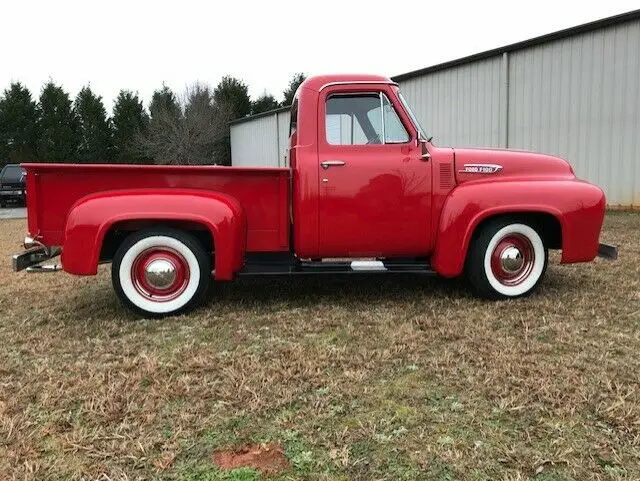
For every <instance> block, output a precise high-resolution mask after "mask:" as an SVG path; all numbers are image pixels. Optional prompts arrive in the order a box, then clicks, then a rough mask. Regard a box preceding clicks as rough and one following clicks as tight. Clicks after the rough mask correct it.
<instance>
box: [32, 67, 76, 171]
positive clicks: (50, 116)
mask: <svg viewBox="0 0 640 481" xmlns="http://www.w3.org/2000/svg"><path fill="white" fill-rule="evenodd" d="M71 106H72V103H71V99H70V98H69V94H68V93H67V92H65V91H64V90H63V89H62V87H59V86H57V85H55V84H54V83H53V81H51V80H50V81H49V82H47V83H46V84H45V86H44V87H43V88H42V92H41V93H40V101H39V102H38V110H39V114H40V116H39V118H38V158H39V160H41V161H43V162H75V161H76V160H77V157H78V144H79V143H80V141H79V132H78V118H77V117H76V115H75V113H74V111H73V109H72V108H71Z"/></svg>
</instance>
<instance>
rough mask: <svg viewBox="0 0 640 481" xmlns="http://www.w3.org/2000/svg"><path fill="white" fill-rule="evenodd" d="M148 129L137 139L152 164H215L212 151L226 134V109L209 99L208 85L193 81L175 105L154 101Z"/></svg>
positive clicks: (227, 113)
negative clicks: (151, 160)
mask: <svg viewBox="0 0 640 481" xmlns="http://www.w3.org/2000/svg"><path fill="white" fill-rule="evenodd" d="M151 110H152V117H151V120H150V123H149V130H148V133H147V135H145V136H144V137H143V138H142V139H141V140H140V147H141V149H142V150H143V152H144V153H145V154H146V155H148V156H149V157H151V158H152V159H153V160H154V162H155V163H156V164H182V165H204V164H215V163H216V151H217V149H218V148H219V145H220V142H221V141H222V140H223V139H224V138H225V136H227V135H228V131H229V125H228V124H229V121H230V120H231V119H230V117H231V116H230V112H229V111H228V109H227V108H226V107H225V106H224V105H218V104H216V103H215V102H214V101H213V93H212V91H211V89H210V87H209V86H207V85H203V84H199V83H196V84H194V85H192V86H190V87H187V89H185V92H184V93H183V95H182V96H181V97H180V98H179V108H176V106H175V104H173V105H172V104H171V103H168V102H157V104H156V105H155V106H154V108H153V109H151Z"/></svg>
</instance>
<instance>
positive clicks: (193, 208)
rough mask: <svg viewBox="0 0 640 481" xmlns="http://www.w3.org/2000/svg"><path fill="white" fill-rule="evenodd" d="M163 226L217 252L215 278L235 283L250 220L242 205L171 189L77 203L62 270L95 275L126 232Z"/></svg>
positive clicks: (67, 232)
mask: <svg viewBox="0 0 640 481" xmlns="http://www.w3.org/2000/svg"><path fill="white" fill-rule="evenodd" d="M159 206H160V209H159V208H158V207H159ZM158 225H162V226H166V227H169V228H176V229H178V230H181V231H184V232H188V233H191V234H192V235H194V236H195V237H196V238H197V239H198V241H199V242H200V244H201V245H202V246H204V248H205V250H207V251H209V252H211V253H213V252H214V251H215V256H216V259H215V261H216V262H215V264H216V270H215V274H216V279H218V280H229V279H232V278H233V275H234V273H235V272H237V271H238V270H240V269H241V268H242V263H243V258H244V251H245V246H246V235H247V222H246V217H245V213H244V210H243V209H242V207H241V205H240V204H239V202H238V201H237V200H236V199H235V198H233V197H230V196H228V195H226V194H223V193H219V192H200V191H187V192H180V193H174V192H171V191H168V189H158V190H155V189H154V190H150V191H147V190H142V191H141V190H133V191H111V192H101V193H97V194H91V195H89V196H87V197H84V198H82V199H80V200H79V201H78V202H76V204H75V205H74V206H73V207H72V208H71V209H70V211H69V214H68V216H67V221H66V224H65V232H64V241H63V249H62V265H63V268H64V270H65V271H66V272H69V273H71V274H76V275H95V274H96V273H97V266H98V263H99V262H100V261H109V260H110V259H112V258H113V256H114V255H115V252H116V250H117V249H118V247H119V245H121V243H122V242H123V240H124V238H125V237H126V235H127V234H129V233H131V232H134V231H136V230H140V229H143V228H149V227H153V226H158ZM212 257H213V256H212Z"/></svg>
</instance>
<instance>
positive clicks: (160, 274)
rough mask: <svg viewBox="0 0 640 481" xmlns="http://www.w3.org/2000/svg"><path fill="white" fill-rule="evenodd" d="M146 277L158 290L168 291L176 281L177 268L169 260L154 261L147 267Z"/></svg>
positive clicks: (145, 270)
mask: <svg viewBox="0 0 640 481" xmlns="http://www.w3.org/2000/svg"><path fill="white" fill-rule="evenodd" d="M144 277H145V280H146V281H147V283H148V284H149V285H150V286H152V287H154V288H156V289H166V288H168V287H170V286H171V285H172V284H173V283H174V282H175V281H176V266H175V265H173V263H172V262H171V261H169V260H167V259H154V260H153V261H151V262H149V264H147V265H146V266H145V269H144Z"/></svg>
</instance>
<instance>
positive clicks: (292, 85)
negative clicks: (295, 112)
mask: <svg viewBox="0 0 640 481" xmlns="http://www.w3.org/2000/svg"><path fill="white" fill-rule="evenodd" d="M306 78H307V76H306V75H305V74H303V73H297V74H295V75H294V76H293V78H292V79H291V80H290V81H289V86H288V87H287V89H286V90H285V91H284V92H282V95H283V96H284V101H283V102H282V106H283V107H288V106H289V105H291V104H292V103H293V97H294V96H295V95H296V91H297V90H298V87H300V84H301V83H302V82H304V81H305V80H306Z"/></svg>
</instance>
